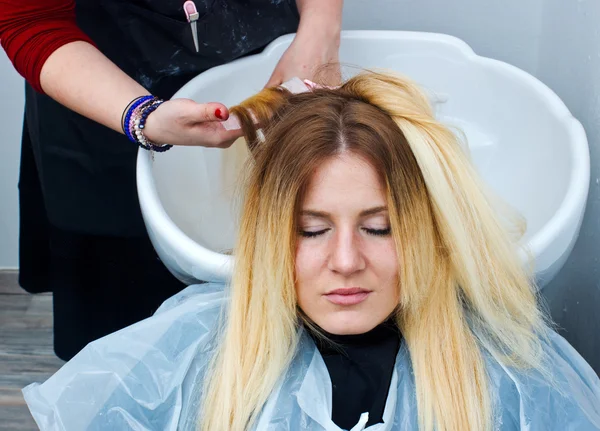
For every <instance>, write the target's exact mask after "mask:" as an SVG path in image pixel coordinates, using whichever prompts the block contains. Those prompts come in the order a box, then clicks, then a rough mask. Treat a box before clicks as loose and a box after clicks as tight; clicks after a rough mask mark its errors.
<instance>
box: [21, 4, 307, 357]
mask: <svg viewBox="0 0 600 431" xmlns="http://www.w3.org/2000/svg"><path fill="white" fill-rule="evenodd" d="M183 3H184V0H131V1H126V0H124V1H119V0H77V2H76V13H77V21H78V24H79V26H80V27H81V29H82V30H83V31H84V32H85V33H86V34H87V35H88V36H89V37H90V38H91V39H92V40H93V41H94V42H95V43H96V44H97V46H98V48H99V49H100V50H101V51H102V52H103V53H104V54H105V55H106V56H107V57H108V58H109V59H110V60H112V61H113V62H114V63H115V64H116V65H117V66H119V67H120V68H121V70H123V71H124V72H125V73H127V74H128V75H129V76H131V77H132V78H134V79H135V80H136V81H138V82H139V83H140V84H142V85H143V86H144V87H145V88H147V89H148V90H149V91H150V92H151V93H152V94H154V95H155V96H158V97H161V98H164V99H168V98H170V97H172V96H173V94H174V93H175V92H176V91H177V90H178V89H180V88H181V87H182V86H183V85H184V84H185V83H186V82H188V81H189V80H190V79H192V78H194V77H195V76H196V75H198V74H199V73H201V72H203V71H205V70H207V69H209V68H211V67H214V66H217V65H220V64H223V63H227V62H229V61H232V60H234V59H236V58H239V57H242V56H245V55H248V54H253V53H256V52H259V51H260V50H262V49H263V48H264V47H265V46H266V45H267V44H268V43H270V42H271V41H273V40H274V39H275V38H277V37H279V36H281V35H283V34H287V33H293V32H295V31H296V29H297V26H298V21H299V16H298V11H297V9H296V5H295V0H246V1H243V0H196V1H195V4H196V7H197V8H198V12H199V13H200V19H199V20H198V21H197V28H198V40H199V49H200V51H199V52H198V53H197V52H196V50H195V47H194V42H193V38H192V33H191V28H190V25H189V24H188V22H187V21H186V17H185V12H184V11H183ZM91 85H92V83H91ZM136 155H137V147H136V145H135V144H133V143H131V142H129V141H128V139H127V138H126V137H125V136H124V135H121V134H119V133H117V132H114V131H112V130H110V129H108V128H106V127H104V126H102V125H100V124H97V123H95V122H93V121H91V120H89V119H87V118H85V117H83V116H81V115H79V114H76V113H75V112H73V111H71V110H69V109H67V108H65V107H63V106H62V105H60V104H58V103H56V102H55V101H53V100H52V99H51V98H49V97H48V96H45V95H41V94H38V93H36V92H35V91H34V90H33V89H32V88H31V86H29V85H27V86H26V104H25V122H24V132H23V145H22V155H21V177H20V180H19V189H20V221H21V226H20V282H21V286H22V287H23V288H24V289H26V290H27V291H29V292H32V293H36V292H43V291H52V292H53V294H54V325H55V326H54V334H55V335H54V337H55V351H56V353H57V355H58V356H59V357H61V358H63V359H69V358H70V357H72V356H73V355H74V354H75V353H77V352H78V351H79V350H80V349H81V348H82V347H84V346H85V344H87V343H88V342H89V341H92V340H93V339H96V338H98V337H101V336H103V335H106V334H107V333H110V332H113V331H115V330H117V329H120V328H122V327H124V326H127V325H129V324H131V323H134V322H136V321H138V320H140V319H143V318H145V317H148V316H149V315H150V314H152V312H153V311H154V310H155V309H156V308H157V307H158V306H159V305H160V303H161V302H162V301H163V300H164V299H166V298H168V297H169V296H171V295H173V294H175V293H176V292H177V291H178V290H180V289H181V288H182V287H183V286H182V285H181V283H180V282H179V281H177V280H176V279H175V278H174V277H172V276H171V274H170V273H169V272H168V271H167V270H166V268H165V267H164V265H162V263H161V262H160V261H159V259H158V257H157V255H156V253H155V252H154V250H153V248H152V245H151V243H150V241H149V239H148V236H147V233H146V229H145V227H144V223H143V220H142V215H141V210H140V207H139V202H138V197H137V191H136V183H135V163H136ZM159 156H160V155H159Z"/></svg>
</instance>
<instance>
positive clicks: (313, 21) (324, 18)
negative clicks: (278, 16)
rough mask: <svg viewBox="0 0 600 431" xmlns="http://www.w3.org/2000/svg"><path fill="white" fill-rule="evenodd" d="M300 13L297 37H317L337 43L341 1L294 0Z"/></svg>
mask: <svg viewBox="0 0 600 431" xmlns="http://www.w3.org/2000/svg"><path fill="white" fill-rule="evenodd" d="M296 4H297V6H298V11H299V13H300V25H299V26H298V36H309V35H312V36H313V37H315V36H317V37H320V38H326V39H329V40H333V41H336V42H337V43H339V38H340V32H341V29H342V6H343V5H344V2H343V0H296Z"/></svg>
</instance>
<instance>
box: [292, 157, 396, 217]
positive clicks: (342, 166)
mask: <svg viewBox="0 0 600 431" xmlns="http://www.w3.org/2000/svg"><path fill="white" fill-rule="evenodd" d="M384 204H385V190H384V188H383V186H382V182H381V179H380V175H379V174H378V173H377V172H376V171H375V169H374V168H373V166H372V165H371V164H370V163H369V162H368V161H367V160H365V159H364V158H363V157H361V156H358V155H355V154H352V153H348V152H345V153H342V154H340V155H337V156H335V157H331V158H329V159H327V160H325V161H324V162H323V163H321V164H320V165H319V167H318V168H317V169H316V170H315V171H314V173H313V175H312V177H311V178H310V180H309V182H308V185H307V188H306V192H305V194H304V197H303V200H302V206H303V208H306V207H311V208H313V207H314V209H317V208H316V207H318V209H319V210H332V211H333V210H335V209H336V208H338V209H344V208H356V207H360V208H365V207H372V206H377V205H384Z"/></svg>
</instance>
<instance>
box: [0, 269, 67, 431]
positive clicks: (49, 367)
mask: <svg viewBox="0 0 600 431" xmlns="http://www.w3.org/2000/svg"><path fill="white" fill-rule="evenodd" d="M63 364H64V362H63V361H62V360H60V359H58V358H57V357H56V355H54V350H53V347H52V295H51V294H48V293H43V294H36V295H31V294H29V293H27V292H25V291H24V290H23V289H21V288H20V287H19V285H18V273H17V272H16V271H0V431H3V430H6V431H9V430H10V431H30V430H37V429H38V428H37V426H36V425H35V422H34V421H33V418H32V417H31V415H30V413H29V410H28V409H27V406H26V405H25V401H24V400H23V395H22V393H21V389H22V388H24V387H25V386H27V385H29V384H30V383H34V382H40V383H41V382H43V381H44V380H46V379H47V378H48V377H50V376H51V375H52V374H54V373H55V372H56V370H58V369H59V368H60V367H61V366H62V365H63Z"/></svg>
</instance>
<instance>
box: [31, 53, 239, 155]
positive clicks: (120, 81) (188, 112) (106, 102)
mask: <svg viewBox="0 0 600 431" xmlns="http://www.w3.org/2000/svg"><path fill="white" fill-rule="evenodd" d="M40 82H41V87H42V89H43V90H44V92H45V93H46V94H48V95H49V96H50V97H52V98H53V99H55V100H57V101H58V102H60V103H61V104H63V105H65V106H67V107H68V108H70V109H72V110H73V111H75V112H78V113H80V114H82V115H84V116H86V117H88V118H91V119H92V120H95V121H97V122H99V123H101V124H104V125H105V126H107V127H110V128H111V129H113V130H116V131H118V132H121V115H122V113H123V110H124V108H125V107H126V106H127V104H128V103H129V102H130V101H131V100H132V99H134V98H135V97H138V96H142V95H146V94H148V91H147V90H146V89H145V88H144V87H142V86H141V85H140V84H138V83H137V82H136V81H135V80H133V79H131V78H130V77H129V76H128V75H127V74H125V73H124V72H123V71H121V69H119V68H118V67H117V66H116V65H115V64H114V63H112V62H111V61H110V60H109V59H108V58H106V57H105V56H104V55H103V54H102V53H101V52H100V51H98V49H96V48H95V47H94V46H92V45H90V44H89V43H86V42H82V41H78V42H72V43H69V44H66V45H64V46H62V47H60V48H59V49H57V50H56V51H55V52H54V53H52V55H50V57H49V58H48V60H46V62H45V63H44V66H43V67H42V71H41V76H40ZM217 109H220V110H221V115H222V117H223V118H224V119H225V118H227V116H228V111H227V108H226V107H225V106H224V105H222V104H220V103H205V104H201V103H196V102H194V101H192V100H187V99H175V100H170V101H167V102H165V103H164V104H163V105H161V106H160V107H159V108H158V109H157V110H156V111H155V112H154V113H152V115H150V116H149V117H148V120H147V122H146V128H145V134H146V136H147V137H148V138H149V139H150V140H152V141H154V142H157V143H159V144H173V145H202V146H207V147H226V146H229V145H230V144H231V143H232V142H233V140H235V139H236V138H238V137H239V136H240V135H241V133H240V132H239V131H227V130H225V129H224V128H223V127H222V126H221V125H220V123H219V121H218V119H217V117H216V110H217Z"/></svg>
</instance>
